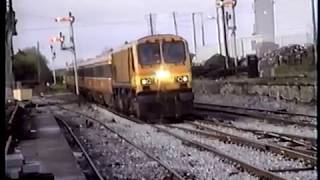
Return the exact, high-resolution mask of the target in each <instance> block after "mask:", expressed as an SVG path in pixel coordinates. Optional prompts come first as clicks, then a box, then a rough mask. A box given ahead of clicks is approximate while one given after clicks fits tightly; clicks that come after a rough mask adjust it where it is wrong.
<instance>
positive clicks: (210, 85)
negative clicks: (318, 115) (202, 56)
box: [193, 79, 317, 104]
mask: <svg viewBox="0 0 320 180" xmlns="http://www.w3.org/2000/svg"><path fill="white" fill-rule="evenodd" d="M193 89H194V92H195V93H200V94H208V95H210V94H221V95H227V94H233V95H239V96H241V95H252V96H266V97H271V98H274V99H275V100H285V101H289V102H296V103H308V104H309V103H315V102H316V100H317V87H316V85H315V84H314V85H313V84H255V83H243V82H241V83H234V82H232V83H230V82H226V81H214V80H198V79H196V80H194V81H193Z"/></svg>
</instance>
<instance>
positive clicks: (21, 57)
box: [13, 47, 53, 83]
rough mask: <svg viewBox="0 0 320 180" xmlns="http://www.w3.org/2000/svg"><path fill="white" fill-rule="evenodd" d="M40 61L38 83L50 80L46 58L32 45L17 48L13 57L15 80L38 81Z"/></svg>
mask: <svg viewBox="0 0 320 180" xmlns="http://www.w3.org/2000/svg"><path fill="white" fill-rule="evenodd" d="M39 61H40V63H39V64H40V83H44V82H52V80H53V78H52V76H51V72H50V70H49V68H48V66H47V63H48V61H47V59H46V58H45V56H44V55H42V54H41V53H40V54H39V53H38V52H37V49H36V48H34V47H31V48H26V49H24V50H22V51H21V50H19V51H18V53H16V54H15V55H14V57H13V74H14V77H15V80H16V81H38V62H39Z"/></svg>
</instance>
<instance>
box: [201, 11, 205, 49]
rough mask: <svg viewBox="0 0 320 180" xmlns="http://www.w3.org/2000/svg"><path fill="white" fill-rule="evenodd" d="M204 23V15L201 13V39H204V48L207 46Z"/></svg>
mask: <svg viewBox="0 0 320 180" xmlns="http://www.w3.org/2000/svg"><path fill="white" fill-rule="evenodd" d="M204 33H205V32H204V22H203V13H201V37H202V46H205V45H206V42H205V39H204V36H205V34H204Z"/></svg>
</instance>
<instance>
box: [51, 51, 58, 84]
mask: <svg viewBox="0 0 320 180" xmlns="http://www.w3.org/2000/svg"><path fill="white" fill-rule="evenodd" d="M50 49H51V53H52V59H51V60H52V75H53V85H56V84H57V79H56V69H55V68H54V60H55V59H56V52H54V50H53V46H52V45H50Z"/></svg>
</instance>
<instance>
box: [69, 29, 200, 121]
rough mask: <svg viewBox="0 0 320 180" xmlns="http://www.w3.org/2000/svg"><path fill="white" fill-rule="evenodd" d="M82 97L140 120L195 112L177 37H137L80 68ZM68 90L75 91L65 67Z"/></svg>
mask: <svg viewBox="0 0 320 180" xmlns="http://www.w3.org/2000/svg"><path fill="white" fill-rule="evenodd" d="M77 72H78V84H79V92H80V95H81V96H84V97H86V98H89V99H90V100H93V101H96V102H98V103H100V104H105V105H107V106H109V107H112V108H114V109H116V110H117V111H120V112H123V113H126V114H135V115H136V116H137V117H138V118H140V119H146V118H158V117H174V118H179V117H181V116H184V115H188V114H190V113H191V112H192V109H193V99H194V94H193V92H192V74H191V59H190V55H189V50H188V43H187V41H186V40H185V39H183V38H182V37H180V36H176V35H170V34H159V35H152V36H146V37H143V38H140V39H138V40H135V41H133V42H130V43H125V44H124V45H123V46H122V47H120V48H118V49H114V50H112V51H110V53H107V54H105V55H103V56H100V57H96V58H92V59H89V60H87V61H85V62H81V63H79V64H78V71H77ZM66 85H67V88H68V89H70V90H71V91H75V83H74V71H73V68H72V65H71V66H69V67H68V71H67V75H66Z"/></svg>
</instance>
